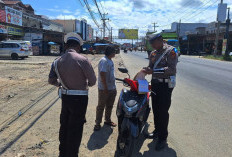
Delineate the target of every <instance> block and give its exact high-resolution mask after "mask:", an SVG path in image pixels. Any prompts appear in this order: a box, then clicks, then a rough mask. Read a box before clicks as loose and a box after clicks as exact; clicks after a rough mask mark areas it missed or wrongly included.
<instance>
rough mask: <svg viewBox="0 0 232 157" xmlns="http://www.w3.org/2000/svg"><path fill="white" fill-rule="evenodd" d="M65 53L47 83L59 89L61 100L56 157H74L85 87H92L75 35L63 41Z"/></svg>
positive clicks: (82, 120) (84, 106)
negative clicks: (58, 152)
mask: <svg viewBox="0 0 232 157" xmlns="http://www.w3.org/2000/svg"><path fill="white" fill-rule="evenodd" d="M64 42H65V49H66V52H65V54H64V55H62V56H61V57H60V58H58V59H56V60H55V61H54V62H53V63H52V67H51V71H50V74H49V80H48V82H49V83H50V84H52V85H55V86H57V87H60V88H59V95H60V96H61V98H62V109H61V115H60V125H61V126H60V133H59V140H60V146H59V150H60V155H59V157H78V152H79V147H80V143H81V139H82V133H83V125H84V123H85V122H86V119H85V114H86V109H87V105H88V86H90V87H91V86H93V85H95V83H96V76H95V73H94V70H93V68H92V65H91V63H90V62H89V61H88V59H87V58H85V57H84V56H82V55H80V54H79V52H80V50H81V46H82V45H83V40H82V39H81V37H80V36H79V35H78V34H76V33H68V34H67V35H66V36H65V38H64Z"/></svg>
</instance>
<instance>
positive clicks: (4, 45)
mask: <svg viewBox="0 0 232 157" xmlns="http://www.w3.org/2000/svg"><path fill="white" fill-rule="evenodd" d="M29 50H30V49H29V46H28V44H27V43H26V42H25V41H19V40H7V41H2V42H0V57H6V58H8V57H11V58H12V59H13V60H17V59H19V58H22V59H24V58H27V57H28V56H29V55H30V51H29Z"/></svg>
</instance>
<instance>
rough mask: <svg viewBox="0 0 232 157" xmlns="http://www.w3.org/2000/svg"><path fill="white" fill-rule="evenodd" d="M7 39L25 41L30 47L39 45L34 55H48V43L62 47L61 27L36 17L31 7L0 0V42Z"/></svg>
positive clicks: (17, 2) (13, 0) (8, 0)
mask: <svg viewBox="0 0 232 157" xmlns="http://www.w3.org/2000/svg"><path fill="white" fill-rule="evenodd" d="M8 39H11V40H27V41H30V42H31V43H32V46H33V45H36V44H37V43H39V51H38V52H37V53H36V54H49V53H50V51H49V45H48V43H49V42H56V43H57V45H60V46H62V45H63V25H61V24H58V23H55V22H53V21H50V20H49V19H47V18H44V17H43V16H41V15H36V14H35V13H34V9H33V8H32V7H31V5H29V4H23V3H22V2H21V1H20V0H1V1H0V41H1V40H8ZM37 49H38V48H37Z"/></svg>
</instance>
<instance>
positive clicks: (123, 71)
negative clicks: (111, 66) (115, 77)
mask: <svg viewBox="0 0 232 157" xmlns="http://www.w3.org/2000/svg"><path fill="white" fill-rule="evenodd" d="M118 70H119V71H120V72H121V73H128V70H127V69H126V68H118Z"/></svg>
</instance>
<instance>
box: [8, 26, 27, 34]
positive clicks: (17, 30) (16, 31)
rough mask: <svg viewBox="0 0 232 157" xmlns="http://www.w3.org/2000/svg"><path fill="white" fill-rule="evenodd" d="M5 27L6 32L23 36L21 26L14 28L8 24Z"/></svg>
mask: <svg viewBox="0 0 232 157" xmlns="http://www.w3.org/2000/svg"><path fill="white" fill-rule="evenodd" d="M7 28H8V34H10V35H18V36H24V32H23V29H21V28H16V27H11V26H8V27H7Z"/></svg>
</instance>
